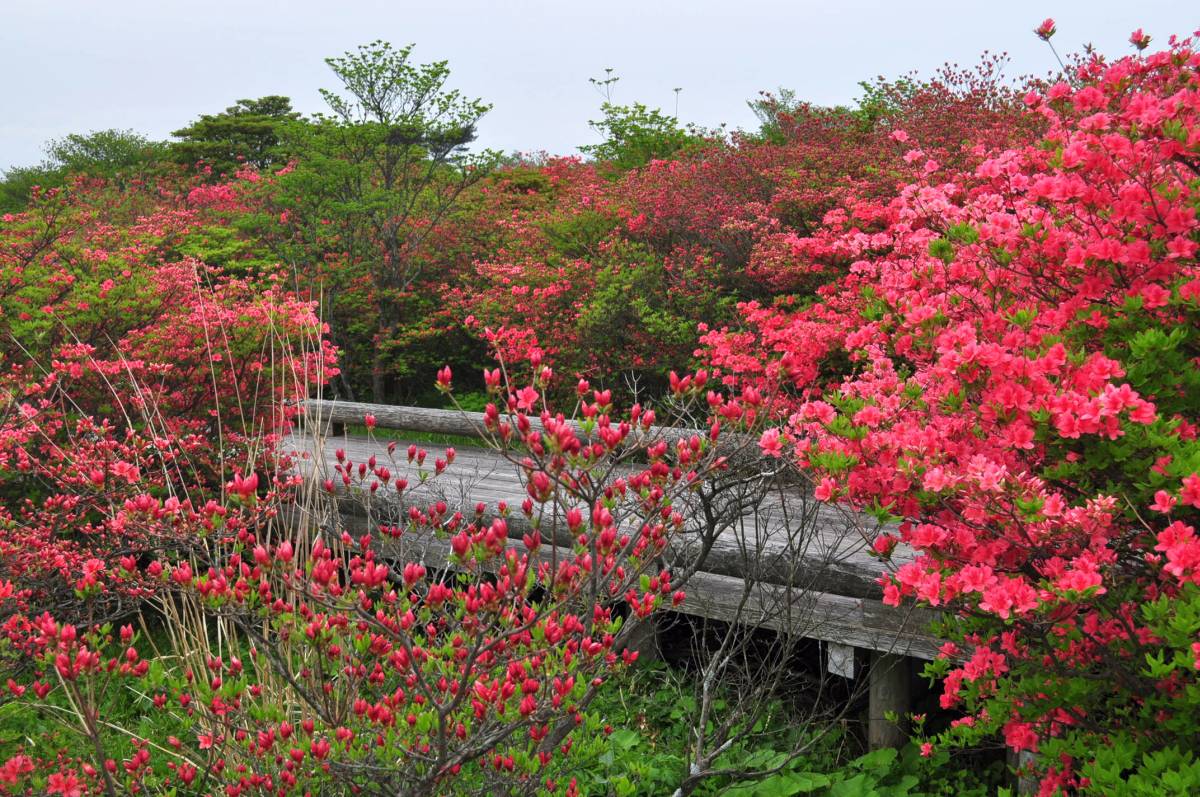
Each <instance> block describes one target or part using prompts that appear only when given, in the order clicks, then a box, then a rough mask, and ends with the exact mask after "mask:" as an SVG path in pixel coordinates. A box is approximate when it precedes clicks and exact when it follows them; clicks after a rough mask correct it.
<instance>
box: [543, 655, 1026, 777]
mask: <svg viewBox="0 0 1200 797" xmlns="http://www.w3.org/2000/svg"><path fill="white" fill-rule="evenodd" d="M614 686H615V687H616V688H614V689H611V690H608V691H604V692H601V693H600V695H599V697H598V698H597V700H596V702H594V703H593V704H592V708H591V709H590V710H589V712H588V713H587V714H585V716H584V723H583V727H584V731H585V732H584V733H581V734H578V735H577V737H576V738H577V741H576V743H575V745H576V746H575V749H574V750H573V751H572V754H571V756H570V757H569V759H568V760H567V761H566V762H565V765H564V766H565V768H566V769H567V770H569V771H570V775H571V776H573V777H575V778H577V779H578V782H579V786H580V794H586V795H619V797H641V796H643V795H644V797H660V795H665V794H671V793H673V792H674V791H675V789H676V788H677V787H678V786H679V785H680V783H681V781H682V778H683V776H684V774H685V773H686V772H687V769H688V763H687V762H688V756H689V754H690V752H691V744H692V739H691V737H690V731H689V728H690V725H689V723H690V721H691V720H692V718H693V715H694V712H695V711H696V708H697V698H696V694H695V690H696V688H697V685H696V684H695V683H694V682H693V681H691V680H690V679H689V678H688V676H687V674H686V673H682V672H678V671H674V670H671V669H668V668H664V667H661V666H641V667H638V668H636V669H635V670H633V671H631V672H630V673H628V674H626V675H624V676H622V680H621V681H620V683H619V684H614ZM793 716H794V714H793V713H792V712H791V711H789V710H788V707H787V706H786V705H785V704H784V703H783V702H781V701H777V702H776V705H775V706H774V708H773V709H772V710H771V711H769V712H767V713H766V715H765V717H766V719H765V720H764V722H763V724H762V726H761V727H760V728H759V729H758V730H759V731H761V732H760V733H757V734H756V735H755V737H754V739H755V743H753V744H746V743H745V742H742V741H735V742H734V743H733V744H732V745H731V746H730V748H729V749H728V750H727V751H726V752H725V754H724V755H722V756H721V757H720V758H719V759H718V762H717V763H718V766H719V767H720V768H721V769H723V770H725V771H727V772H728V773H731V774H728V775H724V776H720V777H714V778H712V779H709V780H707V781H703V782H701V784H700V785H699V787H698V788H697V789H696V790H695V791H694V792H693V794H695V795H699V796H702V797H718V796H719V797H792V796H793V795H813V796H814V797H984V795H988V794H994V793H995V788H996V786H997V785H998V782H999V779H1000V778H1001V777H1002V776H1003V773H1002V772H1000V771H999V770H998V769H997V768H990V769H985V770H983V771H979V772H976V771H974V770H973V769H972V768H969V767H965V766H963V764H962V762H961V761H956V760H954V759H952V758H951V756H950V754H949V753H948V752H946V751H942V750H932V751H930V754H929V755H928V756H923V755H922V754H921V751H920V749H919V748H918V747H917V746H916V745H911V744H910V745H908V746H906V747H905V748H904V749H903V750H900V751H896V750H876V751H874V752H870V753H867V754H864V755H859V754H858V753H859V751H860V748H859V747H858V743H857V741H856V740H854V739H853V738H852V737H850V736H848V735H847V734H845V733H844V732H842V731H832V732H830V731H829V730H828V729H825V728H822V729H817V730H819V731H820V732H822V733H823V735H822V736H821V737H820V738H819V739H816V740H815V742H814V744H813V746H812V748H811V749H810V751H809V752H808V753H807V754H805V755H802V756H798V757H793V756H791V755H790V750H791V749H792V747H793V745H794V743H795V742H796V741H797V738H798V736H799V735H800V734H803V733H806V732H810V731H809V730H807V729H802V728H797V727H795V726H794V725H793V724H792V722H791V719H792V717H793ZM606 729H607V731H608V732H607V733H606V732H605V731H606ZM771 770H778V771H776V772H774V773H773V774H769V775H767V776H765V777H758V778H753V779H750V780H743V779H740V778H739V777H738V775H737V774H736V773H738V772H770V771H771Z"/></svg>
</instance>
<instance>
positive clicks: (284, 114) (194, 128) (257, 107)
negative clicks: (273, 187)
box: [170, 95, 300, 176]
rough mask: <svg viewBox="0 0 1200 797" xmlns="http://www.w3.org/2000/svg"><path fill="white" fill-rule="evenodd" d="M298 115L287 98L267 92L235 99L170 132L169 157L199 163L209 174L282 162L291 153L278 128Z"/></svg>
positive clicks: (219, 173) (189, 162)
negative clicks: (284, 145)
mask: <svg viewBox="0 0 1200 797" xmlns="http://www.w3.org/2000/svg"><path fill="white" fill-rule="evenodd" d="M299 118H300V114H299V113H297V112H296V111H294V110H293V109H292V102H291V100H290V99H288V98H287V97H281V96H278V95H270V96H267V97H260V98H258V99H256V100H238V101H237V102H236V103H235V104H233V105H231V106H229V107H228V108H226V109H225V110H224V111H223V112H221V113H218V114H203V115H202V116H201V117H200V118H199V119H197V120H196V121H194V122H192V123H191V124H190V125H188V126H187V127H184V128H182V129H180V130H176V131H175V132H174V133H172V134H171V135H173V136H175V137H176V138H177V139H179V141H177V142H174V143H172V144H171V145H170V153H171V158H172V159H173V160H175V161H176V162H178V163H181V164H183V165H185V166H194V165H196V164H197V163H203V164H204V165H206V166H208V167H210V168H211V169H212V171H213V174H214V175H216V176H219V175H221V174H232V173H234V172H235V171H237V169H238V168H240V167H241V166H242V165H243V164H245V165H249V166H253V167H255V168H257V169H266V168H269V167H272V166H278V165H282V164H283V163H284V162H286V161H287V159H288V157H289V156H290V155H291V153H289V152H288V151H287V149H286V148H285V147H283V146H282V145H281V142H280V129H281V127H282V126H283V125H284V124H287V123H289V122H295V121H296V120H298V119H299Z"/></svg>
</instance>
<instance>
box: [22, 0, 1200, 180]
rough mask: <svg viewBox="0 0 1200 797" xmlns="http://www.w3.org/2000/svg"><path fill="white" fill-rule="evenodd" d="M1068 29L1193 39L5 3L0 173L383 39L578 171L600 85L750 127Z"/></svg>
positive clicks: (733, 9)
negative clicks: (611, 77)
mask: <svg viewBox="0 0 1200 797" xmlns="http://www.w3.org/2000/svg"><path fill="white" fill-rule="evenodd" d="M1046 16H1053V17H1054V18H1055V19H1056V20H1057V22H1058V28H1059V33H1058V35H1057V36H1056V37H1055V40H1054V41H1055V44H1056V45H1057V46H1058V47H1059V51H1060V52H1064V54H1065V52H1067V51H1071V50H1075V49H1078V48H1079V47H1080V46H1081V45H1082V44H1083V43H1085V42H1092V43H1094V44H1096V45H1097V46H1098V47H1099V48H1100V49H1101V50H1103V51H1104V52H1106V53H1109V54H1114V55H1122V54H1125V53H1126V52H1129V47H1128V44H1127V43H1126V39H1127V37H1128V35H1129V33H1130V31H1132V30H1133V29H1134V28H1136V27H1143V28H1145V29H1146V32H1147V33H1149V34H1150V35H1152V36H1154V37H1155V39H1156V44H1157V43H1162V42H1165V41H1166V39H1167V37H1168V36H1169V35H1170V34H1172V33H1175V34H1179V35H1181V36H1182V35H1188V34H1190V33H1191V32H1192V31H1194V30H1195V29H1196V28H1197V27H1200V4H1197V3H1192V2H1185V1H1184V0H1141V1H1140V2H1130V1H1129V0H1048V1H1047V0H1043V1H1042V2H1032V0H947V1H946V2H942V1H940V0H916V1H913V2H902V1H901V2H864V1H863V0H842V2H838V0H792V1H791V2H784V0H734V1H733V2H730V1H729V0H726V2H716V1H715V0H691V2H679V1H678V0H641V1H640V2H629V1H628V0H600V1H599V2H589V3H579V2H573V0H557V2H555V1H554V0H522V1H519V2H485V1H484V0H457V1H455V0H444V2H442V3H435V2H412V0H392V1H391V2H374V1H373V0H289V1H285V0H192V2H181V1H180V0H107V1H105V0H0V75H2V76H3V82H2V84H0V168H4V167H6V166H8V165H22V164H29V163H34V162H37V161H39V160H40V159H41V156H42V145H43V143H44V142H45V141H46V140H47V139H49V138H53V137H58V136H62V135H65V134H67V133H72V132H86V131H89V130H98V129H104V128H110V127H118V128H132V129H134V130H137V131H139V132H141V133H143V134H145V135H148V136H150V137H154V138H165V137H166V136H167V135H168V134H169V133H170V131H172V130H175V129H177V128H179V127H182V126H184V125H185V124H186V123H187V122H188V121H190V120H191V119H193V118H195V117H196V116H198V115H199V114H200V113H213V112H218V111H220V110H222V109H224V108H225V107H226V106H227V105H231V104H233V102H234V101H235V100H237V99H239V98H242V97H258V96H261V95H264V94H284V95H288V96H290V97H291V98H292V100H293V103H294V104H295V105H296V107H297V108H298V109H299V110H301V111H304V112H312V111H316V110H320V109H321V107H322V103H321V99H320V96H319V95H318V93H317V89H318V88H320V87H333V86H334V82H333V81H332V80H331V77H332V76H331V75H330V74H329V72H328V69H327V67H326V66H325V64H324V62H323V60H322V59H323V58H324V57H326V56H330V55H337V54H340V53H341V52H343V51H345V50H348V49H351V48H353V47H355V46H356V45H358V44H361V43H365V42H368V41H370V40H372V39H377V38H379V39H386V40H389V41H391V42H393V43H394V44H396V45H401V44H405V43H409V42H415V43H416V44H417V47H416V50H415V52H414V55H415V56H416V57H417V58H418V59H419V60H421V61H433V60H441V59H446V60H449V62H450V67H451V70H452V72H453V76H452V78H451V83H452V85H454V86H456V87H458V88H460V89H463V90H464V91H465V92H467V93H469V94H471V95H473V96H478V97H482V98H483V99H484V100H487V101H488V102H491V103H493V104H494V106H495V108H494V110H493V111H492V112H491V113H490V114H489V115H488V116H487V117H486V118H485V119H484V120H483V123H482V124H481V127H480V143H481V144H482V145H486V146H490V147H495V148H497V149H502V150H505V151H512V150H522V151H531V150H539V149H544V150H547V151H550V152H554V153H571V152H574V151H575V148H576V147H577V146H579V145H580V144H586V143H590V142H593V141H594V140H595V138H596V136H595V134H594V133H592V132H591V131H590V130H589V129H588V126H587V121H588V119H589V118H595V117H596V116H597V115H598V114H597V107H598V105H599V103H600V97H599V96H598V95H597V94H596V92H595V90H594V89H593V88H592V86H591V85H589V84H588V78H589V77H593V76H600V75H602V72H603V69H604V68H605V67H610V66H611V67H615V68H616V70H617V73H618V74H619V75H620V76H621V81H620V83H618V84H617V87H616V93H615V95H614V100H615V101H617V102H622V103H628V102H633V101H635V100H637V101H641V102H645V103H647V104H648V105H651V106H661V107H662V108H664V109H665V110H667V111H668V112H670V111H672V110H673V109H674V95H673V93H672V89H673V88H674V87H675V86H681V87H683V91H682V93H681V95H680V104H679V115H680V118H681V119H683V120H684V121H690V122H698V123H700V124H703V125H706V126H715V125H717V124H718V123H721V122H727V123H729V124H730V126H732V127H739V126H742V127H750V126H752V125H753V117H752V116H751V114H750V112H749V111H748V109H747V108H746V105H745V101H746V100H747V99H750V98H753V97H754V96H756V95H757V93H758V91H760V90H762V89H774V88H776V87H779V86H786V87H789V88H792V89H794V90H796V92H797V94H798V95H799V96H800V97H803V98H805V99H809V100H812V101H814V102H818V103H825V104H832V103H837V102H847V101H849V100H851V99H853V98H854V97H855V96H856V94H857V82H858V81H859V80H863V79H869V78H872V77H874V76H876V75H880V74H883V75H887V76H896V75H899V74H901V73H904V72H906V71H909V70H911V69H916V70H919V71H920V72H922V73H924V74H928V73H931V72H932V71H933V70H935V69H936V68H937V67H938V66H939V65H941V64H942V63H943V62H945V61H954V62H958V63H960V64H970V63H973V62H975V61H976V60H977V58H978V56H979V54H980V53H981V52H982V51H984V50H991V51H1003V52H1008V53H1010V54H1011V56H1012V65H1011V66H1010V68H1009V69H1010V72H1011V73H1012V74H1024V73H1043V72H1045V71H1046V70H1048V69H1050V68H1051V67H1053V66H1054V61H1053V56H1052V55H1051V54H1050V52H1049V50H1048V49H1047V48H1046V47H1045V46H1044V45H1043V44H1042V43H1041V42H1039V41H1038V40H1037V39H1036V37H1035V36H1034V35H1033V34H1032V32H1031V29H1032V28H1033V27H1034V26H1035V25H1037V24H1038V23H1039V22H1041V20H1042V19H1043V18H1044V17H1046Z"/></svg>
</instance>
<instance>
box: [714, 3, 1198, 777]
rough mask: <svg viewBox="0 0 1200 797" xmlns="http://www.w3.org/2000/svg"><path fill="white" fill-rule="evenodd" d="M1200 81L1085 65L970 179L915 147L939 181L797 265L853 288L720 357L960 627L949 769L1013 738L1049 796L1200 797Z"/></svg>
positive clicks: (793, 448) (903, 134) (907, 588)
mask: <svg viewBox="0 0 1200 797" xmlns="http://www.w3.org/2000/svg"><path fill="white" fill-rule="evenodd" d="M1052 28H1053V25H1052V24H1051V25H1050V26H1049V28H1047V29H1040V30H1041V33H1040V34H1039V35H1043V36H1044V37H1048V36H1049V35H1052V32H1053V31H1052ZM1132 41H1133V42H1134V43H1135V44H1136V45H1137V46H1138V47H1139V51H1140V49H1141V48H1144V47H1145V45H1146V43H1147V41H1146V39H1145V37H1144V35H1143V34H1141V33H1140V32H1138V33H1137V34H1135V36H1134V37H1133V39H1132ZM1198 64H1200V55H1198V54H1197V52H1196V50H1195V49H1194V45H1193V43H1192V41H1191V40H1184V41H1177V40H1172V41H1171V42H1170V44H1169V46H1168V48H1167V49H1165V50H1162V51H1160V52H1156V53H1153V54H1149V53H1147V54H1140V52H1139V54H1138V55H1135V56H1130V57H1126V58H1122V59H1118V60H1115V61H1106V60H1104V59H1102V58H1101V57H1099V56H1097V55H1091V56H1089V57H1087V58H1085V59H1082V60H1081V61H1079V62H1078V64H1077V65H1076V66H1073V67H1072V68H1071V69H1069V70H1068V71H1067V72H1066V73H1064V74H1063V76H1062V77H1061V79H1058V80H1052V81H1048V82H1046V83H1044V84H1043V85H1041V86H1039V87H1035V88H1033V89H1031V90H1030V91H1029V92H1028V93H1027V94H1026V95H1025V97H1024V103H1025V105H1026V106H1027V109H1028V110H1027V111H1026V113H1027V114H1028V115H1029V116H1031V117H1033V118H1034V119H1036V123H1037V126H1038V127H1040V128H1042V129H1044V133H1042V135H1041V136H1040V137H1039V138H1038V139H1037V140H1036V141H1035V142H1033V143H1031V144H1029V145H1027V146H1017V147H1012V148H1007V149H1003V148H1001V149H989V150H988V151H986V153H984V152H982V151H981V152H980V154H981V155H984V156H985V157H983V158H982V159H981V160H979V162H978V163H977V165H974V166H972V167H971V168H966V169H961V168H959V169H956V168H950V167H948V166H946V165H944V164H943V163H941V162H939V161H938V160H937V159H936V158H933V157H930V154H929V153H928V152H926V151H925V150H924V149H923V147H922V141H921V140H920V139H919V138H918V137H916V136H913V135H912V134H911V133H909V132H908V131H905V130H902V129H897V130H895V131H894V132H893V134H892V136H893V138H894V139H895V140H898V141H902V142H904V143H905V145H906V146H908V147H909V148H910V149H909V151H908V152H907V153H906V154H905V155H904V159H905V160H909V161H912V162H914V163H920V164H923V165H922V172H923V174H922V177H921V179H919V180H917V181H914V182H912V183H910V184H909V185H907V186H905V187H904V188H903V189H902V190H900V191H899V192H898V193H897V194H896V195H895V196H894V197H892V198H887V197H870V196H866V197H859V196H854V197H850V198H848V199H847V200H846V201H845V202H844V203H842V204H841V206H840V207H838V208H835V209H833V210H831V211H829V212H828V213H827V214H826V216H825V219H824V221H823V224H822V226H821V227H820V228H819V229H817V230H815V231H814V232H813V234H812V235H811V236H809V237H807V238H805V239H804V240H803V241H802V242H801V247H802V249H803V251H805V252H806V253H811V254H812V257H811V259H810V258H808V257H806V258H802V259H800V260H799V261H798V262H797V263H796V267H797V268H804V267H805V266H806V265H807V264H808V263H820V262H822V260H824V259H826V258H834V257H836V258H837V259H839V260H841V261H842V262H845V263H846V264H847V265H846V267H845V268H844V270H843V271H842V272H841V273H836V272H835V273H834V276H835V278H834V279H832V280H830V281H828V282H827V283H826V284H824V285H822V286H821V287H820V288H819V289H818V290H817V296H816V300H815V301H814V302H812V303H810V304H809V306H806V307H803V308H801V309H792V308H790V307H788V306H786V305H776V306H767V305H762V304H756V303H749V304H746V305H744V306H743V307H742V308H741V312H742V318H743V321H744V324H743V325H742V326H741V327H740V328H732V327H730V328H723V329H720V330H715V331H712V332H710V333H708V334H707V336H706V338H705V344H706V346H707V352H708V356H709V357H710V358H711V359H712V361H713V362H714V363H715V364H717V365H718V366H719V367H720V368H721V369H722V373H723V374H724V376H725V378H726V379H727V380H728V381H730V382H731V383H749V384H753V385H756V386H758V387H759V388H760V389H762V390H763V391H764V392H767V391H770V392H771V394H772V395H782V396H787V397H789V401H790V408H789V410H788V412H787V414H786V415H785V416H783V417H782V421H783V425H782V426H781V427H780V433H781V436H782V437H783V438H784V439H786V451H785V452H780V453H781V454H782V455H785V456H789V457H794V458H795V459H796V460H797V461H798V462H799V463H801V464H802V466H803V467H804V468H806V469H808V470H809V471H810V472H811V473H812V474H814V478H815V479H816V481H817V486H816V495H817V496H818V497H819V498H821V499H822V500H826V501H842V502H846V503H849V504H851V505H853V506H856V507H858V508H860V509H863V510H865V511H869V512H874V513H877V514H879V515H880V516H881V517H884V518H893V519H896V520H898V521H899V522H900V525H899V531H898V533H897V534H894V535H892V534H885V535H883V536H880V537H879V538H877V539H876V541H875V548H876V551H877V552H878V553H879V554H880V555H882V556H884V557H886V556H888V555H889V554H890V553H891V552H892V551H893V550H894V549H895V548H896V546H904V547H906V548H910V549H912V550H914V551H915V553H916V557H915V559H913V560H911V561H909V562H907V563H906V564H903V565H902V566H900V567H899V568H898V569H895V570H894V571H893V574H892V575H889V576H888V577H887V578H886V579H885V580H884V582H883V590H884V599H885V601H886V602H888V603H891V604H899V603H901V602H903V601H907V600H917V601H920V602H923V603H925V604H928V605H931V606H936V607H947V608H949V609H951V610H952V614H951V615H950V616H951V617H952V618H953V619H947V621H946V622H945V624H944V625H943V627H942V628H941V629H940V630H941V631H942V632H943V633H944V634H946V635H947V636H948V637H950V638H951V639H953V640H954V641H953V642H950V643H947V645H946V646H945V648H944V649H943V652H942V658H941V660H940V661H939V662H937V663H936V664H934V665H933V666H932V667H931V668H930V673H931V674H932V675H935V676H937V677H938V678H940V679H942V681H943V697H942V704H943V706H944V707H947V708H956V709H959V710H962V711H963V712H964V716H963V717H962V718H961V719H960V720H959V721H958V722H956V723H955V727H954V728H953V729H952V730H951V731H949V732H947V733H945V734H943V735H941V736H940V737H938V738H936V739H934V740H931V742H930V746H929V749H930V750H932V749H935V748H936V747H937V746H940V745H943V744H957V743H972V742H979V741H981V740H984V739H986V738H988V737H989V736H990V735H992V734H997V735H999V736H1001V737H1002V738H1003V739H1004V741H1005V744H1006V745H1007V746H1008V747H1009V748H1010V749H1012V750H1016V751H1033V752H1036V753H1037V754H1038V757H1037V759H1036V761H1037V764H1036V768H1037V771H1038V773H1039V774H1040V776H1041V779H1042V780H1041V782H1042V786H1041V789H1042V792H1043V793H1046V794H1049V793H1053V792H1054V791H1056V790H1059V789H1064V790H1073V789H1082V790H1088V789H1094V790H1096V791H1097V792H1098V793H1105V794H1109V793H1123V792H1120V788H1123V787H1119V786H1118V784H1123V783H1124V782H1125V781H1126V779H1130V780H1131V782H1143V783H1144V782H1145V779H1147V778H1148V779H1154V778H1161V777H1168V778H1169V779H1171V782H1172V783H1174V784H1175V785H1174V786H1172V788H1176V787H1178V788H1180V789H1182V791H1187V790H1188V789H1189V788H1191V787H1188V786H1186V784H1187V783H1193V784H1194V778H1195V764H1194V759H1193V754H1192V752H1191V751H1192V750H1194V749H1195V747H1196V743H1197V738H1196V732H1197V730H1196V729H1197V728H1198V727H1200V725H1198V724H1197V720H1198V718H1200V716H1198V713H1197V712H1198V711H1200V701H1198V697H1200V683H1198V681H1197V675H1198V673H1197V670H1198V669H1200V658H1198V654H1200V641H1198V640H1200V623H1198V622H1197V619H1198V617H1197V611H1196V600H1197V590H1196V580H1197V570H1196V567H1197V563H1198V562H1200V559H1198V558H1197V557H1198V556H1200V540H1197V538H1196V536H1195V528H1194V526H1195V522H1196V520H1197V518H1198V517H1200V516H1198V515H1197V514H1196V510H1197V509H1200V492H1198V491H1197V490H1198V487H1200V475H1197V471H1198V470H1200V447H1198V444H1197V441H1196V437H1197V427H1196V423H1197V420H1198V418H1200V412H1198V410H1200V406H1198V405H1197V403H1196V402H1197V398H1196V397H1197V396H1198V395H1200V393H1198V392H1197V388H1198V387H1200V369H1198V366H1200V361H1198V360H1197V356H1198V355H1200V338H1198V337H1197V334H1198V333H1197V330H1200V271H1198V270H1197V266H1196V252H1197V249H1198V248H1200V228H1198V222H1197V218H1196V215H1197V214H1196V211H1197V199H1196V190H1197V185H1198V177H1200V124H1198V119H1197V111H1198V109H1200V105H1198V104H1197V101H1196V100H1197V97H1198V96H1200V93H1198V88H1200V86H1198V84H1197V65H1198ZM775 434H777V433H776V432H772V433H771V435H772V441H774V439H775V438H774V435H775ZM1109 751H1111V752H1109ZM1168 772H1169V773H1172V774H1171V775H1169V776H1167V775H1165V774H1164V773H1168ZM1130 788H1133V787H1132V786H1131V787H1130ZM1131 793H1140V792H1131ZM1181 793H1182V792H1181Z"/></svg>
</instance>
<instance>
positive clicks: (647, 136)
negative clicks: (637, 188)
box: [579, 102, 704, 171]
mask: <svg viewBox="0 0 1200 797" xmlns="http://www.w3.org/2000/svg"><path fill="white" fill-rule="evenodd" d="M600 111H601V112H602V113H603V115H604V118H602V119H600V120H598V121H592V122H589V123H588V124H589V125H590V126H591V128H592V129H593V130H595V131H596V132H597V133H599V134H600V135H601V136H602V137H603V138H604V140H603V141H602V142H601V143H599V144H588V145H585V146H582V147H580V148H579V151H580V152H583V153H584V154H586V155H589V156H591V157H592V158H594V159H596V160H598V161H608V162H610V163H611V164H612V165H613V166H615V167H616V168H617V169H619V170H621V171H626V170H629V169H635V168H637V167H639V166H644V165H645V164H647V163H649V162H650V161H652V160H661V159H665V158H670V157H672V156H674V155H677V154H679V153H680V152H682V151H684V150H686V149H688V148H690V147H694V146H697V145H699V144H701V143H703V141H704V139H703V138H702V137H701V136H699V135H697V134H696V133H694V132H690V131H688V130H685V129H684V128H683V127H681V126H680V124H679V120H678V119H677V118H675V117H674V116H669V115H667V114H665V113H663V112H662V111H661V110H660V109H658V108H648V107H647V106H645V105H643V104H642V103H640V102H635V103H634V104H633V105H614V104H613V103H611V102H605V103H604V104H603V105H601V106H600Z"/></svg>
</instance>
